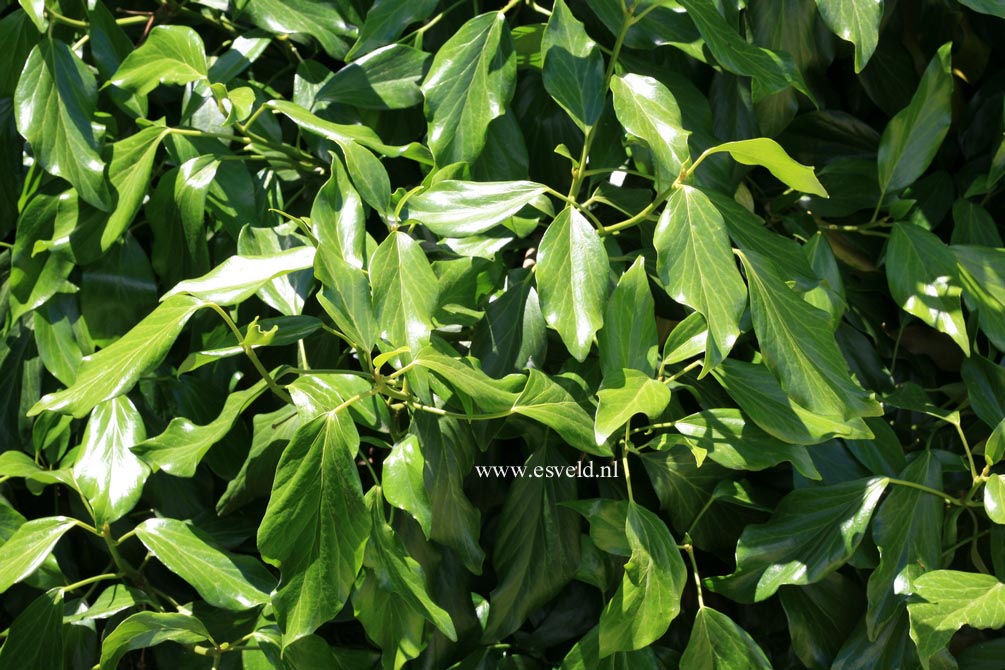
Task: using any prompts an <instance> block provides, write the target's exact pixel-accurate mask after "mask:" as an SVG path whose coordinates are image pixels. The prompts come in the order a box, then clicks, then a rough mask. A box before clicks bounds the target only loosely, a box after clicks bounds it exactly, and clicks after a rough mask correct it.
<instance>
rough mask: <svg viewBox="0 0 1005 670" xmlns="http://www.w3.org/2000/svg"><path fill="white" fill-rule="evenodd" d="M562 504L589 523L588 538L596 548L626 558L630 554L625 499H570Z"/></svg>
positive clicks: (626, 503)
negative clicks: (626, 528) (626, 530)
mask: <svg viewBox="0 0 1005 670" xmlns="http://www.w3.org/2000/svg"><path fill="white" fill-rule="evenodd" d="M563 506H564V507H568V508H569V509H572V510H575V511H576V512H578V513H579V514H580V515H582V517H583V518H584V519H586V521H587V522H588V523H589V524H590V539H591V540H593V543H594V544H596V545H597V549H600V550H601V551H606V552H607V553H609V554H613V555H615V556H624V557H626V558H627V557H629V556H631V555H632V548H631V547H630V546H629V545H628V538H627V537H626V536H625V524H626V523H627V519H628V501H627V500H613V499H609V498H595V499H593V500H570V501H568V502H565V503H563Z"/></svg>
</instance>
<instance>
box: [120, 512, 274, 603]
mask: <svg viewBox="0 0 1005 670" xmlns="http://www.w3.org/2000/svg"><path fill="white" fill-rule="evenodd" d="M135 533H136V536H137V537H138V538H139V539H140V542H142V543H143V545H144V546H145V547H146V548H147V550H148V551H149V552H150V553H151V554H153V555H154V557H156V558H157V560H158V561H160V562H161V563H163V564H164V566H165V567H166V568H167V569H168V570H170V571H171V572H173V573H175V574H176V575H178V576H179V577H181V578H182V579H184V580H185V581H186V582H188V583H189V584H191V585H192V586H193V588H195V590H196V591H198V592H199V595H200V596H201V597H202V598H203V599H204V600H205V601H206V602H208V603H209V604H210V605H213V606H214V607H220V608H223V609H228V610H246V609H250V608H252V607H257V606H261V605H265V604H267V603H268V602H269V591H271V590H272V587H273V585H274V584H275V580H274V579H273V578H272V575H270V574H269V572H268V570H266V569H265V566H264V565H262V564H261V563H259V562H258V561H257V560H255V559H253V558H251V557H250V556H241V555H238V554H232V553H230V552H227V551H224V550H222V549H220V548H218V547H216V546H213V544H212V543H211V542H209V541H207V540H206V538H205V537H203V535H202V534H201V533H199V532H198V531H197V529H195V528H193V527H192V526H190V525H188V524H186V523H185V522H182V521H176V520H174V519H148V520H147V521H144V522H143V523H141V524H140V525H139V526H137V527H136V529H135Z"/></svg>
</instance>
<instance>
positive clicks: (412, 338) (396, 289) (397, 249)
mask: <svg viewBox="0 0 1005 670" xmlns="http://www.w3.org/2000/svg"><path fill="white" fill-rule="evenodd" d="M370 283H371V285H372V286H373V307H374V311H375V313H376V317H377V323H378V324H379V327H380V328H381V336H382V337H384V338H385V339H386V340H387V341H388V342H390V343H391V344H392V345H394V346H398V347H400V346H406V345H407V346H408V347H410V348H411V350H412V351H413V352H418V351H419V349H421V348H422V345H423V344H425V343H426V342H428V340H429V333H430V331H431V330H432V328H433V322H432V318H433V312H435V311H436V305H437V298H438V296H437V282H436V275H435V274H434V273H433V269H432V267H431V266H430V265H429V261H428V260H427V259H426V255H425V254H424V253H423V252H422V250H421V249H420V248H419V244H418V242H416V241H415V240H413V239H412V238H411V237H409V236H408V235H406V234H404V233H402V232H395V233H391V234H390V235H388V237H387V239H385V240H384V241H383V242H381V244H380V246H379V247H377V251H376V252H374V254H373V259H372V260H371V261H370Z"/></svg>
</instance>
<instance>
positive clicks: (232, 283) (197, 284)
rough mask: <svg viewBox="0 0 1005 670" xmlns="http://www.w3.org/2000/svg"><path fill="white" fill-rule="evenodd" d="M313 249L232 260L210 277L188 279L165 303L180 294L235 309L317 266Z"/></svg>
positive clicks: (234, 257)
mask: <svg viewBox="0 0 1005 670" xmlns="http://www.w3.org/2000/svg"><path fill="white" fill-rule="evenodd" d="M314 253H315V252H314V247H309V246H308V247H293V248H292V249H285V250H283V251H276V252H274V253H272V254H269V255H268V256H231V257H230V258H228V259H227V260H225V261H224V262H223V263H221V264H220V265H219V266H217V267H216V268H214V269H213V270H211V271H210V272H209V273H208V274H206V275H204V276H202V277H199V278H198V279H188V280H185V281H183V282H180V283H179V284H176V285H175V287H174V288H172V289H171V290H170V291H168V292H167V293H165V294H164V297H163V298H162V300H164V299H167V298H170V297H171V296H173V295H178V294H179V293H187V294H189V295H192V296H195V297H197V298H201V299H203V300H207V301H209V302H215V303H216V304H218V305H235V304H237V303H239V302H243V301H244V300H247V299H248V298H250V297H251V296H253V295H255V292H256V291H258V290H259V289H260V288H262V287H263V286H265V285H266V284H268V283H269V282H270V281H272V280H273V279H275V278H276V277H281V276H283V275H286V274H289V273H291V272H296V271H297V270H305V269H307V268H310V267H313V266H314Z"/></svg>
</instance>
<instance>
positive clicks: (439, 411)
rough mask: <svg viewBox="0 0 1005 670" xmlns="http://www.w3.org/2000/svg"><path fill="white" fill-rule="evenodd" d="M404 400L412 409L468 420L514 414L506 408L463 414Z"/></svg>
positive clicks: (487, 419)
mask: <svg viewBox="0 0 1005 670" xmlns="http://www.w3.org/2000/svg"><path fill="white" fill-rule="evenodd" d="M392 397H393V396H392ZM403 402H404V403H405V406H406V407H409V408H410V409H417V410H420V411H423V412H428V413H430V414H435V415H437V416H448V417H451V418H454V419H464V420H466V421H490V420H492V419H503V418H505V417H507V416H511V415H512V414H513V410H504V411H502V412H494V413H492V414H463V413H461V412H451V411H450V410H446V409H441V408H439V407H431V406H430V405H423V404H421V403H418V402H415V401H414V400H404V401H403Z"/></svg>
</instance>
